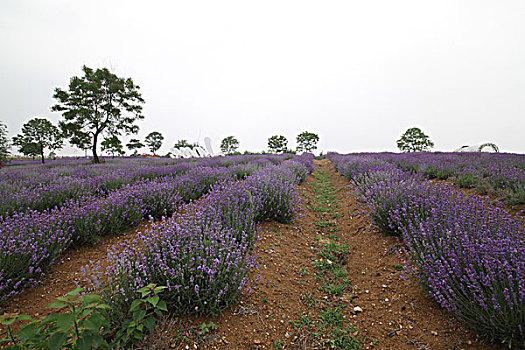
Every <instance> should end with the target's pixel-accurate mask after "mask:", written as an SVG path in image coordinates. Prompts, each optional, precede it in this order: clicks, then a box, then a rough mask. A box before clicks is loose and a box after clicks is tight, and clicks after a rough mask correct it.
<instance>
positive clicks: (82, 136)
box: [69, 133, 93, 156]
mask: <svg viewBox="0 0 525 350" xmlns="http://www.w3.org/2000/svg"><path fill="white" fill-rule="evenodd" d="M91 141H93V140H92V139H91V136H90V135H89V134H86V133H77V134H75V135H72V136H71V137H70V138H69V143H70V144H71V145H73V146H75V147H77V148H79V149H81V150H83V151H84V152H86V156H87V150H88V149H90V148H91Z"/></svg>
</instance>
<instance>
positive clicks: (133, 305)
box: [129, 299, 142, 312]
mask: <svg viewBox="0 0 525 350" xmlns="http://www.w3.org/2000/svg"><path fill="white" fill-rule="evenodd" d="M140 305H142V300H140V299H135V300H133V301H132V302H131V306H130V307H129V312H132V311H135V310H136V309H138V308H139V307H140Z"/></svg>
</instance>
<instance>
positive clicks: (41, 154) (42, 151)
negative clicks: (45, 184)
mask: <svg viewBox="0 0 525 350" xmlns="http://www.w3.org/2000/svg"><path fill="white" fill-rule="evenodd" d="M40 157H42V164H44V163H45V162H44V146H40Z"/></svg>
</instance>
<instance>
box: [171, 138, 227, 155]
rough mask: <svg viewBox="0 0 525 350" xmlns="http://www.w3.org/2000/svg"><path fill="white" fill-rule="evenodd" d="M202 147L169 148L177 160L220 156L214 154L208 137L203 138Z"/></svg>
mask: <svg viewBox="0 0 525 350" xmlns="http://www.w3.org/2000/svg"><path fill="white" fill-rule="evenodd" d="M204 145H205V146H206V148H204V147H202V146H196V147H180V148H175V147H172V148H171V150H170V151H171V154H173V155H174V156H175V157H177V158H200V157H213V156H215V155H221V154H222V153H218V154H215V153H214V152H213V148H212V147H211V139H210V138H209V137H205V138H204Z"/></svg>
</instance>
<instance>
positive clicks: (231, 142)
mask: <svg viewBox="0 0 525 350" xmlns="http://www.w3.org/2000/svg"><path fill="white" fill-rule="evenodd" d="M238 148H239V140H237V139H236V138H235V137H233V136H228V137H225V138H224V139H222V141H221V152H222V153H224V154H233V153H235V152H237V149H238Z"/></svg>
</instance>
